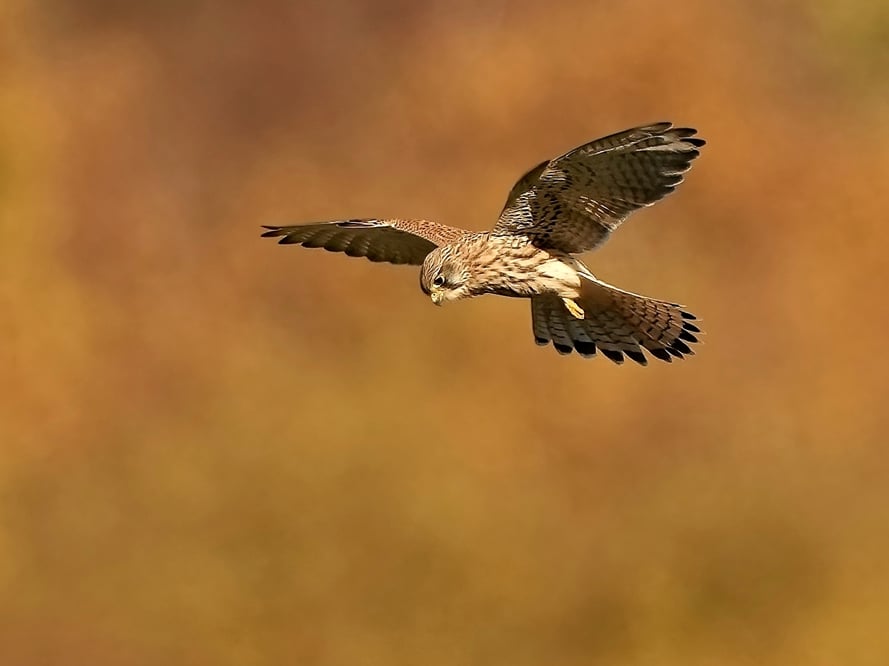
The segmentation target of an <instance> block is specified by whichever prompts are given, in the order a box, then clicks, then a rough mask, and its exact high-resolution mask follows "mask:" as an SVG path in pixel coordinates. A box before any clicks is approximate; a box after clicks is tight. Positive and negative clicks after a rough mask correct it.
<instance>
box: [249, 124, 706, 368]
mask: <svg viewBox="0 0 889 666" xmlns="http://www.w3.org/2000/svg"><path fill="white" fill-rule="evenodd" d="M695 133H696V130H694V129H690V128H684V127H683V128H674V127H673V126H672V124H670V123H666V122H664V123H657V124H654V125H647V126H645V127H637V128H635V129H630V130H626V131H624V132H619V133H617V134H612V135H611V136H607V137H604V138H602V139H596V140H595V141H592V142H591V143H587V144H584V145H582V146H579V147H578V148H575V149H574V150H572V151H570V152H568V153H566V154H564V155H562V156H561V157H557V158H555V159H553V160H546V161H544V162H541V163H540V164H538V165H537V166H536V167H534V168H533V169H531V170H530V171H529V172H528V173H526V174H525V175H524V176H522V177H521V178H520V179H519V181H518V182H517V183H516V184H515V186H513V188H512V190H511V191H510V193H509V196H508V197H507V198H506V204H505V205H504V207H503V211H502V212H501V213H500V219H499V220H498V221H497V224H496V225H494V228H493V229H492V230H491V231H486V232H474V231H466V230H463V229H457V228H455V227H449V226H446V225H444V224H438V223H437V222H430V221H428V220H402V219H386V220H384V219H354V220H338V221H332V222H322V223H318V224H305V225H296V226H286V227H264V228H265V229H268V231H266V232H265V233H263V234H262V235H263V236H276V237H277V236H280V237H281V240H280V241H279V242H280V243H282V244H285V245H286V244H298V245H302V246H303V247H323V248H324V249H325V250H330V251H332V252H345V253H346V254H347V255H349V256H352V257H367V258H368V259H370V260H371V261H386V262H389V263H392V264H414V265H419V266H422V268H421V269H420V288H421V289H422V290H423V292H424V293H425V294H427V295H428V296H430V297H431V299H432V302H433V303H435V304H436V305H443V304H444V303H446V302H449V301H457V300H460V299H462V298H469V297H472V296H481V295H482V294H498V295H500V296H513V297H520V298H529V299H531V322H532V327H533V330H534V340H535V342H537V344H539V345H546V344H549V343H550V342H552V344H553V346H554V347H555V348H556V350H557V351H558V352H559V353H561V354H570V353H571V352H572V350H576V351H577V352H578V353H579V354H580V355H581V356H585V357H590V356H595V355H596V352H597V351H600V352H601V353H602V355H604V356H605V357H607V358H609V359H611V360H612V361H614V362H615V363H622V362H623V360H624V356H625V355H626V356H628V357H629V358H630V359H632V360H633V361H636V362H637V363H640V364H641V365H646V364H647V358H646V356H645V354H644V353H643V351H642V350H643V349H644V350H647V351H648V353H649V354H651V355H652V356H653V357H655V358H658V359H660V360H662V361H671V360H672V359H673V358H674V357H675V358H683V357H684V356H686V355H689V354H693V353H694V352H693V351H692V350H691V348H690V347H689V344H691V343H695V342H697V341H698V340H697V338H696V337H695V334H696V333H699V332H700V329H699V328H698V327H697V326H695V325H694V324H693V323H692V321H694V320H695V316H694V315H692V314H690V313H688V312H686V311H684V310H683V309H682V306H680V305H678V304H676V303H670V302H668V301H661V300H657V299H654V298H648V297H647V296H641V295H639V294H633V293H631V292H628V291H623V290H622V289H618V288H616V287H613V286H611V285H610V284H606V283H605V282H602V281H601V280H599V279H597V278H596V277H595V276H594V275H593V274H592V273H591V272H590V270H589V268H587V267H586V266H585V265H584V264H583V262H581V261H580V259H578V258H577V257H576V256H575V255H577V254H578V253H581V252H585V251H587V250H592V249H594V248H597V247H599V246H600V245H602V243H604V242H605V241H606V240H607V239H608V237H609V236H610V234H611V232H612V231H614V230H615V229H616V228H617V227H618V226H619V225H620V223H621V222H623V221H624V220H625V219H626V218H627V217H628V216H629V215H630V213H632V212H633V211H634V210H636V209H638V208H642V207H643V206H650V205H651V204H653V203H655V202H656V201H659V200H660V199H662V198H664V197H665V196H666V195H668V194H669V193H670V192H672V191H673V190H674V189H675V188H676V186H677V185H679V183H680V182H682V179H683V174H684V173H685V172H686V171H688V169H689V168H690V167H691V162H692V160H694V159H695V158H696V157H697V156H698V154H699V151H698V149H699V148H700V147H701V146H703V145H704V143H705V142H704V140H703V139H701V138H698V137H696V136H695Z"/></svg>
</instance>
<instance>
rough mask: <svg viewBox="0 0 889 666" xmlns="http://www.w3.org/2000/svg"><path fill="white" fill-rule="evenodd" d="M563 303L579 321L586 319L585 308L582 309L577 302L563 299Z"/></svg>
mask: <svg viewBox="0 0 889 666" xmlns="http://www.w3.org/2000/svg"><path fill="white" fill-rule="evenodd" d="M562 302H563V303H564V304H565V307H566V308H568V312H570V313H571V314H572V315H574V316H575V317H576V318H577V319H583V318H584V316H585V314H584V311H583V308H582V307H580V306H579V305H578V304H577V302H576V301H573V300H571V299H570V298H563V299H562Z"/></svg>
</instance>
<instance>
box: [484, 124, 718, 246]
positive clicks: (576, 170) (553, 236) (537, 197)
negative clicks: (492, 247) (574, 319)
mask: <svg viewBox="0 0 889 666" xmlns="http://www.w3.org/2000/svg"><path fill="white" fill-rule="evenodd" d="M695 133H696V130H694V129H691V128H687V127H679V128H673V126H672V125H671V124H670V123H657V124H655V125H648V126H646V127H637V128H635V129H631V130H627V131H625V132H619V133H618V134H612V135H611V136H607V137H604V138H602V139H597V140H595V141H593V142H592V143H588V144H585V145H583V146H580V147H578V148H575V149H574V150H572V151H570V152H568V153H566V154H565V155H562V156H561V157H557V158H556V159H554V160H551V161H548V162H543V163H541V164H539V165H537V166H536V167H534V168H533V169H531V171H529V172H528V173H526V174H525V175H524V176H522V178H520V179H519V181H518V182H517V183H516V185H515V186H514V187H513V188H512V191H510V193H509V197H507V200H506V205H505V206H504V208H503V212H501V213H500V219H499V221H498V222H497V224H496V226H495V227H494V229H493V232H492V233H494V234H496V235H512V234H522V235H525V236H528V237H529V238H530V239H531V241H532V242H533V243H534V244H535V245H537V246H538V247H542V248H552V249H557V250H562V251H563V252H584V251H586V250H590V249H592V248H594V247H597V246H598V245H601V244H602V243H603V242H604V241H605V240H606V239H607V238H608V236H609V234H610V233H611V232H612V231H614V230H615V229H616V228H617V227H618V226H619V225H620V223H621V222H623V221H624V220H625V219H626V218H627V216H628V215H629V214H630V213H632V212H633V211H634V210H636V209H638V208H642V207H643V206H650V205H651V204H653V203H655V202H656V201H659V200H660V199H662V198H664V197H665V196H666V195H668V194H669V193H670V192H672V191H673V190H674V189H675V188H676V186H677V185H678V184H679V183H681V182H682V178H683V176H682V174H684V173H685V172H686V171H688V169H689V168H690V167H691V162H692V160H694V159H695V158H696V157H697V156H698V155H699V151H698V148H700V147H701V146H703V145H704V143H705V141H704V140H703V139H701V138H698V137H696V136H694V135H695Z"/></svg>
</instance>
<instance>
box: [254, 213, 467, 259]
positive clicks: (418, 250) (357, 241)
mask: <svg viewBox="0 0 889 666" xmlns="http://www.w3.org/2000/svg"><path fill="white" fill-rule="evenodd" d="M263 228H264V229H267V230H268V231H266V232H265V233H263V234H262V235H263V237H280V239H281V240H279V241H278V242H279V243H281V244H282V245H302V246H303V247H323V248H324V249H325V250H329V251H331V252H344V253H346V254H347V255H349V256H350V257H367V258H368V259H370V260H371V261H387V262H389V263H391V264H415V265H420V264H422V263H423V260H424V259H425V258H426V255H427V254H429V253H430V252H432V250H434V249H435V248H436V246H438V245H447V244H448V243H452V242H454V241H456V240H459V239H460V238H461V237H462V236H463V235H464V234H465V233H466V232H465V231H463V230H462V229H457V228H454V227H449V226H447V225H444V224H438V223H436V222H430V221H429V220H396V219H392V220H378V219H365V220H336V221H332V222H320V223H317V224H298V225H294V226H289V227H269V226H266V227H263Z"/></svg>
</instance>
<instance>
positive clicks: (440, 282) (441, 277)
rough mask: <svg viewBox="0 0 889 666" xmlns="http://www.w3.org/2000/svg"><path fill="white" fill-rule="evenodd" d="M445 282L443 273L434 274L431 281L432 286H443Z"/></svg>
mask: <svg viewBox="0 0 889 666" xmlns="http://www.w3.org/2000/svg"><path fill="white" fill-rule="evenodd" d="M444 283H445V279H444V275H436V276H435V279H434V280H433V281H432V285H433V286H434V287H443V286H444Z"/></svg>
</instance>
